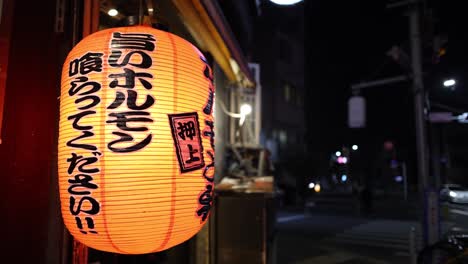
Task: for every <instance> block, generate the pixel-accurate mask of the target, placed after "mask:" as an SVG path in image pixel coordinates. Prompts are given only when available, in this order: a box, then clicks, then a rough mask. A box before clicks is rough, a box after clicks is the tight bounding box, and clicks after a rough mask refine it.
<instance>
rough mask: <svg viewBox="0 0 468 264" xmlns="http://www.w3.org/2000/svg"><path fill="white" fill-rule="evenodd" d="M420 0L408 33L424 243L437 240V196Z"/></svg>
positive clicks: (414, 3)
mask: <svg viewBox="0 0 468 264" xmlns="http://www.w3.org/2000/svg"><path fill="white" fill-rule="evenodd" d="M420 3H421V1H420V0H409V8H410V10H409V33H410V42H411V69H412V75H413V93H414V115H415V116H414V119H415V125H416V153H417V165H418V166H417V168H418V182H419V193H420V198H421V199H422V201H423V208H424V213H423V214H422V215H421V218H422V219H423V221H422V224H423V235H424V244H425V245H430V244H434V243H436V242H437V241H438V240H439V239H440V210H439V193H438V192H437V191H436V190H434V189H433V184H432V181H431V180H430V177H429V165H428V160H429V159H428V156H429V153H428V147H427V143H428V140H427V130H426V129H427V127H426V116H425V95H426V94H425V91H424V82H423V71H422V59H421V56H422V51H421V25H420V19H421V17H420V12H421V10H420Z"/></svg>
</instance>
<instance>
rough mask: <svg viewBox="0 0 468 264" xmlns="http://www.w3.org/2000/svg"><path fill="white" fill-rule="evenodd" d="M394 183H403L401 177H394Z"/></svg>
mask: <svg viewBox="0 0 468 264" xmlns="http://www.w3.org/2000/svg"><path fill="white" fill-rule="evenodd" d="M395 181H396V182H402V181H403V177H402V176H400V175H398V176H395Z"/></svg>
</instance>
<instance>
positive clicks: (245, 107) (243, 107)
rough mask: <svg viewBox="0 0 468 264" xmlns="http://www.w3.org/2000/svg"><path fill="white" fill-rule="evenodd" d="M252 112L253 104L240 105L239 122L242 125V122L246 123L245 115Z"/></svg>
mask: <svg viewBox="0 0 468 264" xmlns="http://www.w3.org/2000/svg"><path fill="white" fill-rule="evenodd" d="M250 113H252V106H250V105H249V104H243V105H241V107H240V120H239V124H240V125H241V126H242V124H244V121H245V117H246V116H247V115H249V114H250Z"/></svg>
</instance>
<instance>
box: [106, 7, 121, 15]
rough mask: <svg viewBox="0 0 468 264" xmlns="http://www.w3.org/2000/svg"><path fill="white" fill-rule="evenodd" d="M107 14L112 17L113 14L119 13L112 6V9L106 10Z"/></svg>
mask: <svg viewBox="0 0 468 264" xmlns="http://www.w3.org/2000/svg"><path fill="white" fill-rule="evenodd" d="M107 14H108V15H109V16H112V17H113V16H116V15H118V14H119V11H117V10H116V9H113V8H112V9H110V10H109V11H108V12H107Z"/></svg>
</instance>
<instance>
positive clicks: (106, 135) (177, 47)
mask: <svg viewBox="0 0 468 264" xmlns="http://www.w3.org/2000/svg"><path fill="white" fill-rule="evenodd" d="M214 94H215V88H214V85H213V73H212V71H211V69H210V67H209V66H208V63H207V61H206V59H205V58H204V56H203V55H202V53H201V52H200V51H198V50H197V49H196V48H195V47H194V46H193V45H192V44H190V43H189V42H187V41H185V40H183V39H181V38H179V37H177V36H175V35H172V34H170V33H167V32H163V31H159V30H155V29H152V28H150V27H144V26H136V27H126V28H114V29H108V30H103V31H99V32H96V33H94V34H92V35H90V36H88V37H87V38H85V39H84V40H82V41H81V42H80V43H78V44H77V46H75V47H74V48H73V50H72V51H71V52H70V54H69V56H68V58H67V61H66V62H65V64H64V68H63V72H62V91H61V98H60V131H59V147H58V149H59V151H58V156H59V157H58V161H59V164H58V167H59V185H60V186H59V190H60V199H61V205H62V216H63V219H64V223H65V225H66V226H67V228H68V229H69V231H70V233H71V234H72V235H73V236H74V237H75V239H77V240H79V241H80V242H82V243H84V244H85V245H87V246H89V247H93V248H96V249H99V250H103V251H110V252H116V253H122V254H144V253H150V252H157V251H162V250H165V249H167V248H170V247H172V246H175V245H177V244H180V243H182V242H184V241H186V240H187V239H189V238H190V237H192V236H193V235H195V234H196V233H197V232H198V231H199V230H200V229H201V227H202V226H203V225H204V223H206V221H207V219H208V216H209V213H210V209H211V207H212V206H213V190H214V173H215V172H214V159H215V158H214V157H215V151H214V136H215V135H214V119H213V113H212V112H213V109H212V108H213V105H214Z"/></svg>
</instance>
